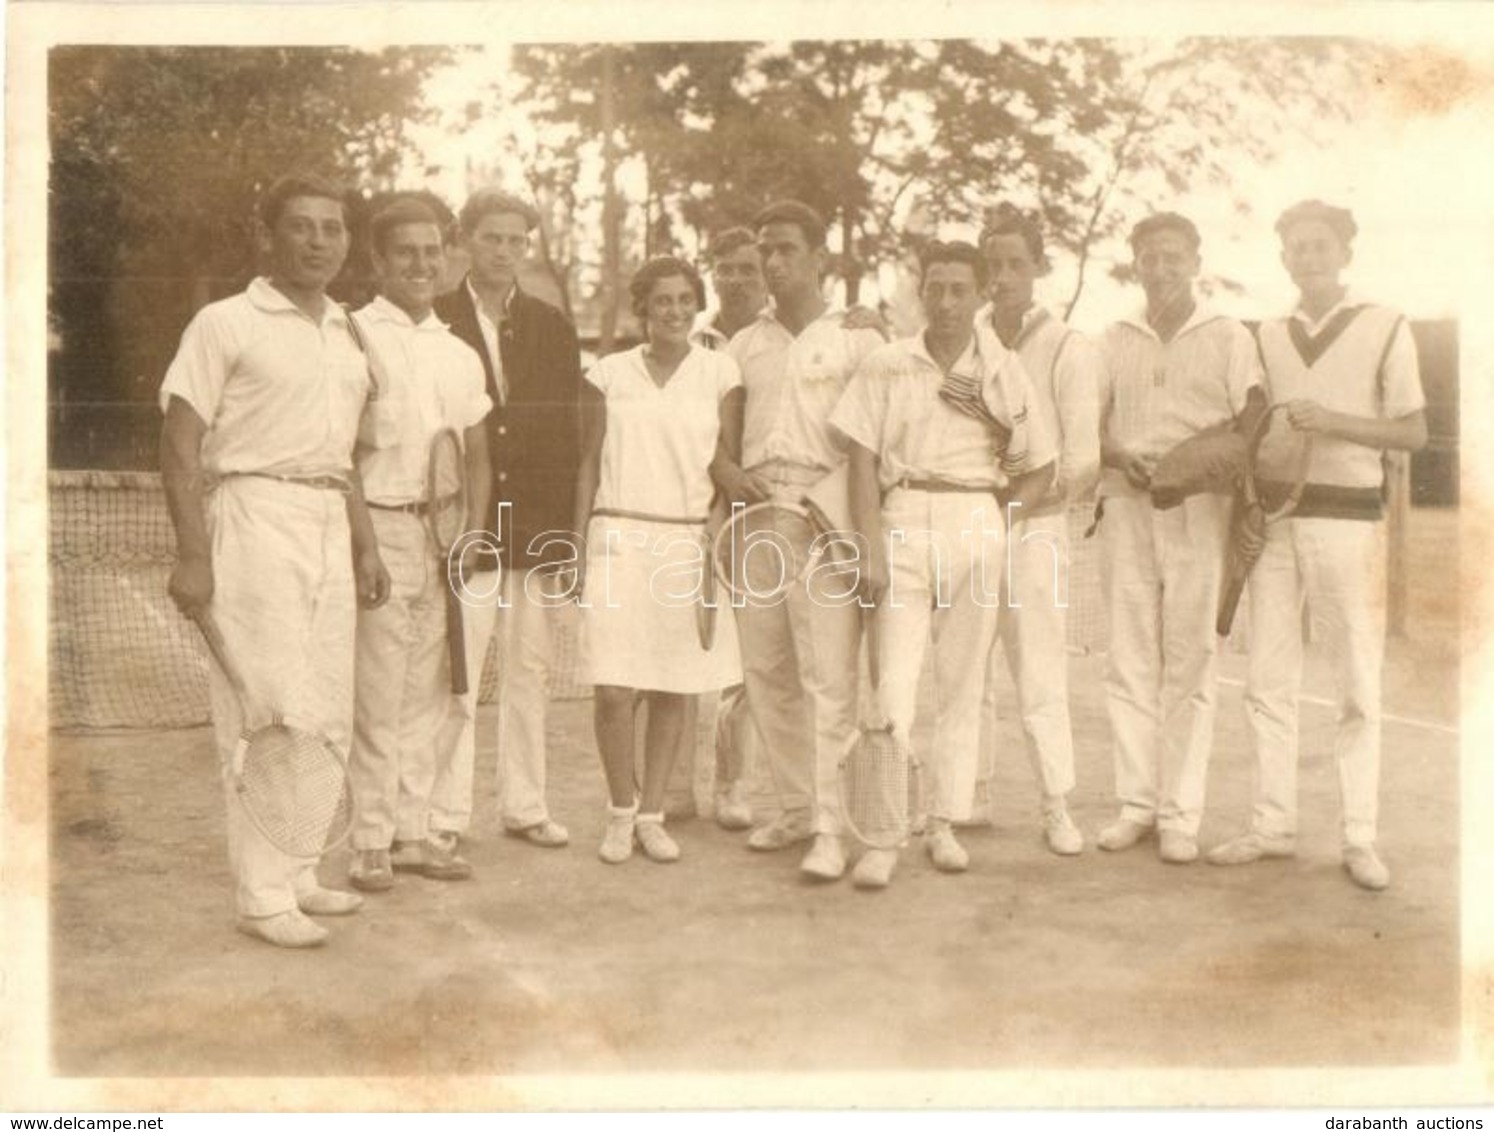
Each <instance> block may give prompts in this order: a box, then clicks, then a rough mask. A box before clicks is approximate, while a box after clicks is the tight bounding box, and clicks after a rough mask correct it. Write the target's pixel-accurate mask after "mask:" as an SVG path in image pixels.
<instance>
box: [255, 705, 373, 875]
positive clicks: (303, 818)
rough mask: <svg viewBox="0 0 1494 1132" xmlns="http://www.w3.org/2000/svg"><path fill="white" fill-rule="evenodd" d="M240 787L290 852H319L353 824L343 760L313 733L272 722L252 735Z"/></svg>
mask: <svg viewBox="0 0 1494 1132" xmlns="http://www.w3.org/2000/svg"><path fill="white" fill-rule="evenodd" d="M238 791H239V795H240V798H241V800H242V801H243V804H244V808H245V810H247V811H248V813H249V816H250V818H251V819H252V820H253V822H254V824H255V826H256V827H258V829H259V831H260V832H261V833H262V834H264V836H265V837H266V838H267V839H268V840H269V841H270V842H271V843H272V844H273V845H275V846H276V847H277V848H279V849H280V850H281V851H283V852H285V853H288V854H290V855H291V856H295V857H316V856H320V855H321V854H322V853H324V852H326V851H327V850H328V849H330V848H332V847H333V846H335V845H337V844H338V843H340V842H341V841H342V839H343V838H344V837H345V836H346V835H347V832H348V830H349V828H350V827H351V824H352V816H353V814H352V792H351V789H350V787H349V783H348V779H347V774H346V772H345V769H344V767H343V764H342V759H341V758H340V757H339V756H338V754H337V752H336V750H334V749H333V748H332V747H331V746H329V745H328V744H327V743H326V742H324V741H323V740H322V739H320V738H319V737H318V736H316V735H313V734H310V733H308V732H304V731H297V730H293V729H292V728H289V727H268V728H264V729H262V730H260V731H257V732H255V733H254V734H253V735H252V736H250V737H249V740H248V744H247V748H246V750H245V752H244V758H243V769H242V771H241V773H240V775H239V780H238Z"/></svg>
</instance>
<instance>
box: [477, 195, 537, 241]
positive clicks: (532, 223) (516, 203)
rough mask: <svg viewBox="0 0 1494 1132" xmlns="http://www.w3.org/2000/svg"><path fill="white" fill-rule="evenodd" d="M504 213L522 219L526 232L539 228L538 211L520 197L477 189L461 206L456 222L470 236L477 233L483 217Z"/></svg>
mask: <svg viewBox="0 0 1494 1132" xmlns="http://www.w3.org/2000/svg"><path fill="white" fill-rule="evenodd" d="M504 212H512V213H513V214H514V215H516V216H521V217H523V218H524V230H525V231H526V232H533V231H534V230H535V228H537V227H539V222H540V215H539V210H538V209H536V208H535V207H534V205H532V204H530V203H529V202H528V201H526V200H524V199H522V198H521V197H516V196H514V194H513V193H506V192H504V191H503V190H502V189H478V190H477V192H475V193H473V194H472V195H471V196H470V197H468V198H467V203H466V204H464V205H462V211H461V212H460V213H459V214H458V215H457V222H458V223H459V224H460V225H461V227H462V231H463V232H465V233H466V234H467V235H469V236H470V235H471V234H472V233H473V232H475V231H477V226H478V225H479V224H481V223H482V220H483V217H485V216H493V215H496V214H500V213H504Z"/></svg>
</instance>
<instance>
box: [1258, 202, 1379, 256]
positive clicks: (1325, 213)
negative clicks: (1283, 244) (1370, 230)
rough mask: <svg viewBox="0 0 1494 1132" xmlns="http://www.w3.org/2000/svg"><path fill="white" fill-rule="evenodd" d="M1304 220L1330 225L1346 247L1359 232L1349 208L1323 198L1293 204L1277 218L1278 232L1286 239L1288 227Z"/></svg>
mask: <svg viewBox="0 0 1494 1132" xmlns="http://www.w3.org/2000/svg"><path fill="white" fill-rule="evenodd" d="M1304 220H1318V221H1321V222H1322V223H1324V224H1326V225H1328V227H1329V228H1330V229H1331V230H1332V232H1333V234H1334V235H1335V236H1337V237H1338V238H1339V240H1340V241H1342V243H1343V245H1344V247H1348V246H1349V245H1350V244H1352V243H1353V242H1354V237H1355V236H1357V235H1358V234H1359V225H1358V224H1356V223H1354V214H1353V213H1352V212H1350V211H1349V210H1348V209H1347V208H1336V207H1335V206H1333V205H1331V204H1328V203H1327V202H1326V201H1321V200H1304V201H1301V202H1299V203H1297V204H1294V205H1292V207H1291V208H1289V209H1287V210H1286V211H1285V212H1283V213H1282V214H1281V215H1280V216H1279V217H1278V218H1277V220H1276V234H1277V235H1278V236H1280V237H1281V238H1282V239H1283V240H1285V239H1286V234H1287V229H1289V228H1290V227H1291V226H1292V225H1293V224H1301V223H1302V222H1303V221H1304Z"/></svg>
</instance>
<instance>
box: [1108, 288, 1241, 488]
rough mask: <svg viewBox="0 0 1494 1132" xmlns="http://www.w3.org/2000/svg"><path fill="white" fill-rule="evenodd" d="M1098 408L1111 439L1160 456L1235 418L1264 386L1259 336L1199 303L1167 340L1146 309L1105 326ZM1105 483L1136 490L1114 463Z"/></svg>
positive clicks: (1147, 455)
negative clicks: (1255, 390) (1149, 321)
mask: <svg viewBox="0 0 1494 1132" xmlns="http://www.w3.org/2000/svg"><path fill="white" fill-rule="evenodd" d="M1100 359H1101V363H1102V364H1101V368H1100V405H1101V418H1102V420H1103V422H1104V423H1103V425H1102V428H1103V432H1104V435H1105V436H1106V437H1107V438H1108V439H1109V441H1110V443H1111V444H1113V445H1115V446H1116V447H1120V448H1124V449H1126V450H1127V451H1129V452H1132V453H1134V454H1136V455H1137V456H1140V457H1143V458H1151V459H1156V458H1157V457H1160V456H1161V455H1162V454H1163V453H1164V452H1166V451H1167V450H1168V449H1169V448H1172V447H1173V446H1174V445H1176V444H1179V443H1181V442H1182V441H1184V440H1186V439H1187V438H1188V437H1190V436H1192V435H1194V434H1195V433H1198V432H1201V431H1203V430H1204V429H1206V428H1212V427H1214V426H1215V425H1219V424H1223V423H1224V422H1226V421H1229V420H1232V419H1234V418H1235V417H1236V416H1238V415H1239V414H1240V412H1241V411H1242V410H1243V409H1244V408H1245V401H1246V398H1247V396H1248V395H1249V393H1250V390H1251V389H1252V388H1254V387H1256V386H1258V385H1259V384H1260V383H1261V363H1260V355H1259V353H1258V352H1257V350H1256V346H1255V339H1253V338H1252V337H1251V335H1250V331H1248V330H1246V329H1245V327H1244V326H1243V325H1241V324H1240V323H1238V322H1236V321H1235V320H1234V319H1232V318H1226V317H1225V316H1224V315H1221V314H1218V313H1216V312H1213V311H1209V310H1207V309H1205V307H1204V306H1203V304H1199V305H1198V306H1197V307H1195V309H1194V311H1193V314H1192V316H1191V317H1190V318H1189V319H1188V321H1187V322H1186V323H1184V324H1183V326H1182V329H1180V330H1179V331H1178V332H1177V334H1175V335H1174V336H1173V337H1172V339H1171V340H1170V341H1168V342H1163V341H1162V340H1161V339H1160V338H1159V337H1158V336H1157V332H1156V331H1155V330H1153V329H1152V328H1151V327H1150V326H1149V325H1148V324H1147V321H1146V313H1145V312H1144V311H1141V312H1138V313H1137V314H1135V315H1133V316H1132V317H1130V318H1127V319H1123V320H1122V321H1120V322H1116V323H1112V324H1111V325H1110V326H1108V327H1106V329H1105V332H1104V334H1103V335H1102V336H1101V338H1100ZM1101 487H1102V490H1103V491H1107V492H1121V493H1127V494H1129V493H1132V492H1134V491H1135V489H1134V488H1132V487H1130V486H1129V484H1128V483H1127V481H1126V479H1125V476H1124V475H1123V474H1122V473H1121V472H1120V470H1119V469H1116V468H1106V469H1105V471H1104V474H1103V477H1102V481H1101Z"/></svg>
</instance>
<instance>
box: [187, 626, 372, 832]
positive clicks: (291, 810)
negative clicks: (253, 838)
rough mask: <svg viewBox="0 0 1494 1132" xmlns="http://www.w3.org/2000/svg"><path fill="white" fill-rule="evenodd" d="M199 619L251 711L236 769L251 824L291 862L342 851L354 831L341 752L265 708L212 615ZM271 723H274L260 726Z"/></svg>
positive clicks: (204, 634)
mask: <svg viewBox="0 0 1494 1132" xmlns="http://www.w3.org/2000/svg"><path fill="white" fill-rule="evenodd" d="M192 619H193V621H195V622H196V623H197V627H198V629H199V630H201V632H202V637H203V640H205V641H206V642H207V646H208V651H209V652H211V653H212V654H213V659H214V660H216V661H217V662H218V667H219V668H220V669H222V671H223V675H224V676H225V677H227V678H228V683H229V685H230V686H231V687H232V688H233V690H234V694H235V695H236V696H238V698H239V706H240V707H241V708H242V709H243V713H244V729H243V731H242V733H241V734H240V735H239V739H238V743H237V744H236V745H235V746H234V751H233V760H232V763H231V770H232V774H233V788H234V792H235V793H237V794H238V796H239V800H240V801H241V802H242V803H243V806H244V812H245V813H246V814H248V815H249V820H250V822H251V823H253V825H254V828H255V829H257V830H259V832H260V833H261V834H263V835H264V838H265V840H266V841H268V842H269V843H270V844H271V845H273V846H275V848H277V849H279V850H280V851H281V852H282V853H285V854H286V855H288V856H291V857H309V858H316V857H320V856H321V855H322V854H323V853H326V852H328V851H329V850H331V849H335V848H336V847H337V846H338V845H340V844H342V842H343V841H345V840H346V839H347V836H348V833H349V832H351V830H352V828H353V792H352V787H351V784H350V783H349V781H348V774H347V763H346V761H345V760H344V758H343V757H342V754H341V752H339V751H338V749H337V747H336V746H334V745H333V743H332V740H330V739H328V738H327V737H326V736H325V735H322V734H319V733H317V732H315V731H307V730H304V729H302V728H299V727H296V726H294V725H292V724H289V723H287V722H286V721H285V720H284V719H282V718H281V716H280V715H279V713H277V712H268V713H266V712H263V711H262V710H261V709H259V708H258V707H257V705H255V704H254V703H253V702H252V701H251V698H250V696H249V692H248V689H247V687H246V686H245V684H244V678H243V677H242V676H241V675H240V674H239V670H238V668H237V666H236V665H235V664H234V663H233V661H232V659H231V658H230V657H229V655H228V647H227V645H226V644H225V643H224V641H223V634H222V632H221V631H220V630H219V628H218V624H217V622H216V621H214V620H213V616H212V614H210V613H209V612H208V611H207V610H205V609H203V610H199V611H197V612H196V613H194V614H193V615H192ZM264 718H268V720H269V722H267V723H262V724H256V723H255V722H254V721H255V720H257V719H264Z"/></svg>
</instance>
